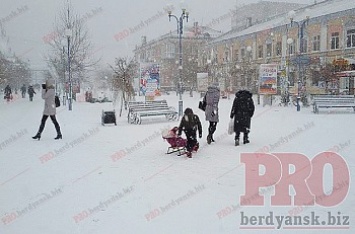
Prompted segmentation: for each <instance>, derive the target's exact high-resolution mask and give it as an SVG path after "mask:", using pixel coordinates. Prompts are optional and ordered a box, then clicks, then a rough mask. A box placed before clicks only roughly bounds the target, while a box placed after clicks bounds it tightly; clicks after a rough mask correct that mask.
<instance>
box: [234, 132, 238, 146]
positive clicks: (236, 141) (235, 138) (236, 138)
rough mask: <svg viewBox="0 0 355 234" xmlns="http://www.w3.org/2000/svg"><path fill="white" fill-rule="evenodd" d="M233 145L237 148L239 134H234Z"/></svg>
mask: <svg viewBox="0 0 355 234" xmlns="http://www.w3.org/2000/svg"><path fill="white" fill-rule="evenodd" d="M234 145H235V146H238V145H239V133H236V134H235V137H234Z"/></svg>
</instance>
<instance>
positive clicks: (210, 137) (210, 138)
mask: <svg viewBox="0 0 355 234" xmlns="http://www.w3.org/2000/svg"><path fill="white" fill-rule="evenodd" d="M211 142H212V135H210V134H208V136H207V144H211Z"/></svg>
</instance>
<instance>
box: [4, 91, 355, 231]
mask: <svg viewBox="0 0 355 234" xmlns="http://www.w3.org/2000/svg"><path fill="white" fill-rule="evenodd" d="M137 99H141V97H138V98H137ZM159 99H166V100H167V101H168V104H169V105H172V106H177V103H178V97H177V96H175V95H174V94H173V93H172V94H171V95H167V96H162V97H159ZM199 99H200V98H199V95H198V94H195V95H194V97H189V95H188V93H187V94H186V95H184V96H183V100H184V107H192V108H193V109H194V111H195V113H197V114H198V115H199V116H200V118H201V120H202V123H203V131H204V133H203V138H202V139H200V140H199V141H200V150H199V151H198V152H197V153H196V154H194V155H193V158H191V159H188V158H186V157H184V156H182V157H177V156H175V155H166V154H165V152H166V150H167V147H168V143H167V142H166V141H164V140H163V139H162V137H161V132H162V131H163V130H165V129H170V128H172V127H173V126H175V125H178V121H176V122H167V121H146V122H144V123H143V124H142V125H130V124H128V123H127V118H126V115H127V112H125V111H124V112H123V115H122V117H118V123H117V126H114V125H106V126H101V122H100V121H101V111H102V110H103V109H105V110H111V109H113V108H114V107H113V104H112V103H95V104H92V103H85V102H76V103H74V106H73V111H71V112H70V111H68V110H67V109H66V108H67V107H66V106H61V107H59V108H58V114H57V119H58V121H59V123H60V125H61V128H62V133H63V139H62V140H59V141H55V140H53V138H54V137H55V136H56V132H55V129H54V126H53V124H52V123H51V121H50V119H49V120H48V121H47V125H46V128H45V130H44V132H43V134H42V139H41V140H40V141H35V140H33V139H32V138H31V136H33V135H34V134H35V133H36V132H37V129H38V126H39V123H40V118H41V114H42V109H43V100H41V99H40V97H39V95H37V96H35V99H34V101H33V102H29V101H28V99H27V98H26V99H22V98H17V99H16V98H15V99H14V100H13V101H12V102H11V103H5V102H4V101H3V100H2V101H1V103H0V219H1V222H0V233H1V234H42V233H43V234H55V233H57V234H63V233H65V234H74V233H83V234H94V233H95V234H96V233H97V234H113V233H164V234H166V233H178V234H180V233H184V234H185V233H186V234H187V233H188V234H190V233H194V234H195V233H201V234H205V233H275V232H276V231H277V232H279V233H319V232H320V231H322V232H323V233H354V229H355V228H354V223H355V211H354V205H355V190H354V186H353V185H354V183H353V181H350V188H349V191H348V194H347V196H346V197H345V199H344V200H343V201H342V202H341V203H340V204H337V205H335V206H331V207H323V206H320V205H314V206H297V205H296V206H273V205H271V203H270V199H271V196H272V195H273V194H274V189H273V187H268V188H262V189H261V190H260V194H261V195H264V196H265V204H264V205H261V206H240V205H239V201H240V196H242V195H244V193H245V189H246V183H250V182H251V183H253V182H255V181H250V180H248V179H247V178H246V175H245V172H246V164H244V163H241V161H240V159H241V155H240V154H241V153H246V152H250V153H253V152H269V153H276V152H284V153H288V154H290V153H300V154H304V155H305V156H306V157H308V158H309V159H312V158H314V157H315V156H316V155H317V154H319V153H320V152H322V151H334V152H336V153H337V154H339V155H341V156H342V157H343V158H344V159H345V161H346V162H347V166H348V168H349V170H350V174H353V173H354V171H355V168H354V166H355V158H354V155H353V151H355V145H354V142H355V139H354V136H355V128H354V127H353V123H354V119H355V115H354V113H353V112H352V110H323V111H322V112H321V113H320V114H313V113H312V110H311V108H302V109H301V111H300V112H297V111H296V108H295V107H279V106H277V105H276V104H275V105H274V106H273V107H270V106H265V107H263V106H262V105H256V112H255V115H254V117H253V119H252V130H251V134H250V140H251V143H250V144H248V145H241V146H238V147H235V146H234V139H233V138H234V137H233V136H231V135H228V134H227V126H228V122H229V112H230V108H231V105H232V100H233V99H232V98H231V99H229V100H228V99H222V100H221V101H220V123H219V124H218V126H217V131H216V134H215V140H216V143H212V144H211V145H207V144H206V136H207V134H206V133H207V127H208V124H207V122H206V121H204V113H203V112H202V111H200V110H199V109H198V108H197V106H198V101H199ZM78 100H79V101H80V100H82V99H80V98H79V99H78ZM118 109H119V108H118V107H116V110H118ZM289 157H290V160H291V159H292V158H293V156H292V155H290V156H289ZM291 161H292V160H291ZM263 169H265V168H261V169H260V171H261V172H263ZM265 170H266V169H265ZM290 170H291V171H292V168H291V169H290ZM265 173H266V172H265ZM324 174H325V179H324V182H323V184H324V191H325V193H327V194H328V195H329V193H330V192H331V191H332V190H331V188H332V187H331V185H332V183H331V181H332V172H331V170H330V167H329V166H328V167H327V166H326V167H325V169H324ZM350 177H351V175H350ZM346 188H347V184H346V182H345V184H342V185H337V188H336V190H334V193H337V192H339V193H341V192H340V191H344V190H345V191H346ZM290 193H291V194H294V190H293V188H291V189H290ZM253 199H256V198H255V197H250V202H253ZM270 212H271V213H270ZM328 212H331V213H328ZM271 214H272V215H273V217H271ZM294 215H296V216H299V217H301V218H302V219H303V220H304V221H305V222H304V223H303V225H291V223H290V222H291V221H290V220H289V222H288V223H287V222H285V221H286V219H290V217H293V216H294ZM312 215H313V216H316V215H317V216H319V223H317V221H318V220H317V219H318V218H315V217H312ZM330 215H332V216H334V218H333V217H332V216H330ZM252 216H255V218H253V217H252ZM258 216H265V219H264V221H263V220H260V217H258ZM275 216H285V217H284V221H283V225H282V226H281V227H279V228H280V230H275V229H277V228H278V226H279V225H278V221H277V217H275ZM308 216H309V217H310V220H311V221H310V222H309V223H308V224H307V222H306V220H307V217H308ZM347 216H349V223H347V222H345V221H347V220H346V218H347ZM287 217H288V218H287ZM278 218H279V219H280V217H278ZM254 219H255V220H257V221H255V220H254ZM314 219H315V220H314ZM335 220H336V221H335ZM267 221H268V222H267ZM271 221H273V222H271ZM323 221H324V222H323ZM338 221H339V222H338ZM343 224H344V225H343ZM269 229H270V230H269ZM334 229H335V230H334Z"/></svg>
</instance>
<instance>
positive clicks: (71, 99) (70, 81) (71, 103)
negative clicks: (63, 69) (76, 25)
mask: <svg viewBox="0 0 355 234" xmlns="http://www.w3.org/2000/svg"><path fill="white" fill-rule="evenodd" d="M65 35H66V36H67V40H68V82H69V110H70V111H71V110H72V109H73V84H72V77H71V67H70V37H71V36H72V32H71V30H70V29H69V28H68V29H67V30H65Z"/></svg>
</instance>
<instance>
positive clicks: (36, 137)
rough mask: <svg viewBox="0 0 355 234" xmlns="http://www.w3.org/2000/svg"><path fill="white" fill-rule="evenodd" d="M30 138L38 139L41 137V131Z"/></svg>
mask: <svg viewBox="0 0 355 234" xmlns="http://www.w3.org/2000/svg"><path fill="white" fill-rule="evenodd" d="M32 139H35V140H36V139H38V140H40V139H41V133H39V132H38V133H37V134H36V135H35V136H33V137H32Z"/></svg>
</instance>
